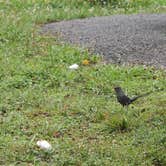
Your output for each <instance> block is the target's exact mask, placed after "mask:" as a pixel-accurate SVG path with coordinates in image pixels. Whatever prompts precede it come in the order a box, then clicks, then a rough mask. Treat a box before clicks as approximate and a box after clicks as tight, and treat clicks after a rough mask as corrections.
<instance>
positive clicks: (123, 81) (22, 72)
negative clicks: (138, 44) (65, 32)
mask: <svg viewBox="0 0 166 166" xmlns="http://www.w3.org/2000/svg"><path fill="white" fill-rule="evenodd" d="M146 2H147V1H146ZM135 4H136V2H135ZM139 4H140V5H138V6H137V5H135V6H134V3H133V4H131V5H129V7H126V6H123V8H121V7H120V6H119V7H117V6H116V9H112V7H111V6H110V5H106V6H101V5H98V4H96V5H94V6H93V5H92V4H90V3H88V2H87V1H83V0H80V1H77V0H72V1H66V0H55V1H51V0H45V1H44V0H43V1H42V0H38V1H37V0H36V1H18V0H11V1H0V25H1V26H0V71H1V72H0V81H1V84H0V92H1V93H0V124H1V128H0V165H10V164H11V165H28V164H29V165H30V164H31V165H58V166H59V165H66V166H68V165H118V166H119V165H149V166H150V165H165V164H166V156H165V145H166V144H165V139H166V137H165V120H166V119H165V117H166V116H165V108H166V93H165V85H166V79H165V76H166V75H165V72H164V71H162V70H157V69H154V68H150V67H149V68H146V67H144V66H135V67H131V66H126V67H119V66H116V65H112V64H108V65H105V64H103V63H102V58H99V57H97V56H91V55H90V54H89V53H88V51H86V50H82V49H79V48H74V47H71V46H69V45H65V44H61V43H59V42H58V41H56V39H54V38H52V37H51V36H44V35H43V36H39V34H38V29H39V25H40V24H41V23H45V22H49V21H59V20H63V19H73V18H84V17H89V16H96V15H109V14H114V13H133V12H134V13H135V12H163V8H164V7H162V6H165V5H166V2H165V1H163V0H156V1H154V0H149V1H148V3H147V4H146V5H145V4H144V5H142V4H143V1H139ZM85 59H88V60H89V61H90V64H89V65H82V61H83V60H85ZM73 63H77V64H79V65H80V68H79V69H78V70H76V71H71V70H69V69H68V67H69V65H71V64H73ZM115 85H120V86H122V87H123V88H124V89H125V90H127V92H128V94H132V95H137V94H141V93H143V92H148V91H151V90H152V91H155V92H154V93H152V94H151V95H150V96H148V97H146V98H142V99H139V100H138V101H137V102H135V103H134V104H133V105H132V106H131V107H130V108H129V110H128V111H126V109H125V108H122V107H121V106H120V105H119V104H118V103H117V102H116V98H115V95H114V92H113V87H114V86H115ZM40 139H46V140H48V141H49V142H50V143H51V144H52V146H53V150H52V151H50V152H44V151H42V150H40V149H39V148H38V147H37V146H36V142H37V141H38V140H40Z"/></svg>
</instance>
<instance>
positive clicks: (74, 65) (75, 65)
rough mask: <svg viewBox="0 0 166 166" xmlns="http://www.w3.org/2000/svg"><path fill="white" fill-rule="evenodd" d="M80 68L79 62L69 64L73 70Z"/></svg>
mask: <svg viewBox="0 0 166 166" xmlns="http://www.w3.org/2000/svg"><path fill="white" fill-rule="evenodd" d="M78 68H79V65H77V64H73V65H71V66H69V69H72V70H76V69H78Z"/></svg>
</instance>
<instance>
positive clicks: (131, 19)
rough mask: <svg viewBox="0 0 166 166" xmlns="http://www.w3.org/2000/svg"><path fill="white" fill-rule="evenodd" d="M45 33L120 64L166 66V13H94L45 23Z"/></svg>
mask: <svg viewBox="0 0 166 166" xmlns="http://www.w3.org/2000/svg"><path fill="white" fill-rule="evenodd" d="M42 32H43V33H50V34H52V35H55V37H56V38H57V37H58V38H59V39H61V40H63V41H65V42H68V43H71V44H74V45H77V46H81V47H85V48H88V49H89V50H90V51H92V52H94V53H97V54H100V55H103V57H104V59H105V60H107V61H109V62H112V63H118V64H128V63H132V64H133V63H134V64H145V65H152V66H156V67H159V68H160V67H161V68H164V69H165V68H166V14H134V15H114V16H106V17H92V18H86V19H77V20H70V21H61V22H55V23H50V24H45V25H43V27H42Z"/></svg>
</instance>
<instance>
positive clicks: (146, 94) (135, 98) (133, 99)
mask: <svg viewBox="0 0 166 166" xmlns="http://www.w3.org/2000/svg"><path fill="white" fill-rule="evenodd" d="M151 93H152V92H148V93H145V94H142V95H139V96H136V97H133V98H131V99H130V101H131V103H132V102H133V101H135V100H137V99H138V98H140V97H145V96H148V95H149V94H151Z"/></svg>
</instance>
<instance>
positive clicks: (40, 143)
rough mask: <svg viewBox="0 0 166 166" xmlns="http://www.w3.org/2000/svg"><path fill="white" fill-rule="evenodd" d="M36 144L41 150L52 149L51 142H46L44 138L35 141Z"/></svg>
mask: <svg viewBox="0 0 166 166" xmlns="http://www.w3.org/2000/svg"><path fill="white" fill-rule="evenodd" d="M36 144H37V146H39V147H40V148H41V149H43V150H51V149H52V146H51V144H50V143H48V142H47V141H46V140H40V141H37V143H36Z"/></svg>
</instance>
